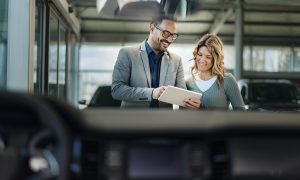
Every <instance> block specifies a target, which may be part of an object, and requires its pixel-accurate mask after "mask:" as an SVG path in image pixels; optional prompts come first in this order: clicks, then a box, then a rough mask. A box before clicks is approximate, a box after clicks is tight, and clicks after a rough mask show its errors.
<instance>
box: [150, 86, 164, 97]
mask: <svg viewBox="0 0 300 180" xmlns="http://www.w3.org/2000/svg"><path fill="white" fill-rule="evenodd" d="M166 88H167V86H160V87H158V88H155V89H154V90H153V93H152V98H153V99H158V98H159V97H160V95H161V94H162V93H163V92H164V91H165V89H166Z"/></svg>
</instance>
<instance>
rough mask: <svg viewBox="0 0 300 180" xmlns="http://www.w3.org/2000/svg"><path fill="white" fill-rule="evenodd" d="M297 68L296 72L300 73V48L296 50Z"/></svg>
mask: <svg viewBox="0 0 300 180" xmlns="http://www.w3.org/2000/svg"><path fill="white" fill-rule="evenodd" d="M294 57H295V58H294V59H295V68H294V71H296V72H300V48H295V50H294Z"/></svg>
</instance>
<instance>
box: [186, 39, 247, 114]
mask: <svg viewBox="0 0 300 180" xmlns="http://www.w3.org/2000/svg"><path fill="white" fill-rule="evenodd" d="M193 56H194V58H193V59H194V66H193V67H192V70H191V71H192V77H191V78H190V79H189V80H188V81H187V88H188V89H189V90H193V91H196V92H200V93H202V97H201V99H186V100H185V107H186V108H189V109H199V108H200V109H202V108H207V109H229V104H230V103H231V104H232V107H233V109H245V105H244V102H243V99H242V96H241V94H240V91H239V88H238V85H237V82H236V80H235V78H234V77H233V75H232V74H230V73H225V69H224V55H223V43H222V41H221V39H220V38H219V37H218V36H216V35H212V34H206V35H204V36H203V37H202V38H201V39H200V40H199V42H198V44H197V46H196V48H195V49H194V52H193Z"/></svg>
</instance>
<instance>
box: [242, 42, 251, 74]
mask: <svg viewBox="0 0 300 180" xmlns="http://www.w3.org/2000/svg"><path fill="white" fill-rule="evenodd" d="M243 59H244V63H243V66H244V68H243V69H244V70H246V71H249V70H251V49H250V46H245V47H244V52H243Z"/></svg>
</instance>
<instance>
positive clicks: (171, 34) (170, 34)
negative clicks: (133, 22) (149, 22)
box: [154, 24, 179, 41]
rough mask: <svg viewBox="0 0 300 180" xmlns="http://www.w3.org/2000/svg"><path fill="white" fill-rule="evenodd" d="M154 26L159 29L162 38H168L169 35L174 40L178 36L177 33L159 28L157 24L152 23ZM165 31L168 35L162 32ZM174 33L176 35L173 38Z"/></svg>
mask: <svg viewBox="0 0 300 180" xmlns="http://www.w3.org/2000/svg"><path fill="white" fill-rule="evenodd" d="M154 27H155V28H156V29H158V30H160V31H161V35H162V36H163V37H164V38H166V39H168V38H169V37H170V36H171V37H172V39H173V41H175V40H176V39H177V38H178V37H179V34H177V33H171V32H170V31H168V30H164V29H162V28H160V27H159V26H157V25H155V24H154ZM166 32H167V33H168V34H169V35H168V36H164V33H166ZM174 35H176V38H174Z"/></svg>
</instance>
